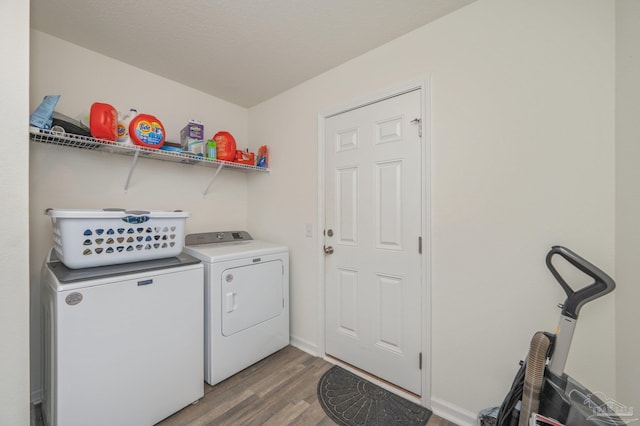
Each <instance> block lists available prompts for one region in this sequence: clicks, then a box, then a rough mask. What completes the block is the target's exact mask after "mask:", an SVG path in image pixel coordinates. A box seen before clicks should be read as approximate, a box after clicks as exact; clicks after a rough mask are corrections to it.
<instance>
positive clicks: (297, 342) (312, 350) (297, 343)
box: [289, 336, 320, 356]
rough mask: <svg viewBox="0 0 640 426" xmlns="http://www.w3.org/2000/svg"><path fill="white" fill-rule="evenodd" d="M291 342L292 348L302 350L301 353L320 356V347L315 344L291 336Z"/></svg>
mask: <svg viewBox="0 0 640 426" xmlns="http://www.w3.org/2000/svg"><path fill="white" fill-rule="evenodd" d="M289 342H290V344H291V346H294V347H296V348H298V349H300V350H301V351H304V352H306V353H308V354H309V355H313V356H320V355H319V354H318V346H317V345H316V344H315V343H311V342H309V341H307V340H304V339H300V338H298V337H295V336H290V338H289Z"/></svg>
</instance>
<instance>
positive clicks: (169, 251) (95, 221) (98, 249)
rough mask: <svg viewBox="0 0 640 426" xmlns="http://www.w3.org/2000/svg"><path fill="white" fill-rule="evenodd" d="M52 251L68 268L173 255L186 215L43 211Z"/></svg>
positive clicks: (180, 241) (180, 240)
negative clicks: (50, 228)
mask: <svg viewBox="0 0 640 426" xmlns="http://www.w3.org/2000/svg"><path fill="white" fill-rule="evenodd" d="M45 213H46V214H48V215H49V216H50V217H51V222H52V223H53V248H54V250H55V251H56V254H57V256H58V258H59V259H60V261H61V262H62V263H64V264H65V265H66V266H68V267H69V268H72V269H78V268H91V267H94V266H103V265H114V264H118V263H129V262H139V261H143V260H152V259H161V258H166V257H173V256H177V255H178V254H180V253H181V252H182V247H183V244H184V224H185V222H186V219H187V218H188V217H189V216H191V214H190V213H187V212H182V211H141V210H125V209H104V210H56V209H47V210H46V212H45Z"/></svg>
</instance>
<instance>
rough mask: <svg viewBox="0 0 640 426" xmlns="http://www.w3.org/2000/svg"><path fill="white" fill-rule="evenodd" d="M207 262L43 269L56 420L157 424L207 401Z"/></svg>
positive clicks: (46, 408)
mask: <svg viewBox="0 0 640 426" xmlns="http://www.w3.org/2000/svg"><path fill="white" fill-rule="evenodd" d="M202 276H203V265H202V263H201V262H200V261H199V260H198V259H195V258H193V257H191V256H188V255H184V254H180V255H179V256H177V257H172V258H167V259H156V260H149V261H144V262H134V263H126V264H119V265H110V266H99V267H94V268H84V269H69V268H67V267H66V266H65V265H64V264H63V263H62V262H60V261H58V260H56V258H55V255H54V254H53V250H52V252H51V253H50V254H49V257H48V259H47V260H46V261H45V263H44V265H43V268H42V283H41V284H42V299H43V300H42V301H43V319H44V330H43V331H44V333H43V334H44V352H45V353H44V355H45V356H44V358H45V365H44V373H45V375H44V397H43V402H42V406H43V414H44V417H45V424H47V425H49V426H56V425H58V426H74V425H78V426H81V425H88V424H91V425H104V426H107V425H108V426H111V425H153V424H155V423H157V422H159V421H160V420H162V419H164V418H165V417H167V416H169V415H171V414H172V413H174V412H176V411H178V410H180V409H181V408H183V407H185V406H187V405H189V404H191V403H192V402H194V401H196V400H198V399H199V398H202V396H203V395H204V388H203V383H202V374H203V353H204V352H203V340H202V333H203V317H204V312H203V283H202Z"/></svg>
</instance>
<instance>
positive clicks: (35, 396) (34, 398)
mask: <svg viewBox="0 0 640 426" xmlns="http://www.w3.org/2000/svg"><path fill="white" fill-rule="evenodd" d="M41 402H42V388H39V389H35V390H32V391H31V403H32V404H39V403H41Z"/></svg>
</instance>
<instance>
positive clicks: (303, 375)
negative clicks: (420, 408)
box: [31, 346, 456, 426]
mask: <svg viewBox="0 0 640 426" xmlns="http://www.w3.org/2000/svg"><path fill="white" fill-rule="evenodd" d="M332 365H333V364H330V363H328V362H326V361H325V360H323V359H322V358H317V357H314V356H311V355H309V354H307V353H306V352H303V351H301V350H299V349H297V348H294V347H293V346H287V347H286V348H284V349H282V350H281V351H279V352H276V353H275V354H273V355H271V356H270V357H268V358H266V359H264V360H262V361H260V362H258V363H256V364H254V365H252V366H251V367H249V368H247V369H245V370H243V371H241V372H240V373H238V374H236V375H234V376H232V377H230V378H228V379H227V380H225V381H223V382H221V383H218V384H217V385H215V386H209V385H208V384H207V383H204V393H205V394H204V397H203V398H202V399H200V401H198V402H197V403H195V404H192V405H189V406H188V407H185V408H183V409H182V410H180V411H178V412H177V413H175V414H174V415H172V416H170V417H168V418H166V419H164V420H163V421H161V422H160V423H158V424H157V425H156V426H224V425H229V426H259V425H272V426H294V425H295V426H314V425H316V426H331V425H335V423H334V422H333V421H332V420H331V419H330V418H329V417H327V416H326V415H325V413H324V411H323V410H322V407H320V403H319V402H318V398H317V397H316V388H317V385H318V380H320V377H321V376H322V374H324V372H325V371H327V370H328V369H329V368H331V367H332ZM39 409H40V406H39V405H37V406H36V407H34V408H33V409H32V415H31V424H32V425H33V426H42V425H43V422H42V416H41V413H40V410H39ZM389 426H392V425H389ZM427 426H456V425H455V423H451V422H449V421H447V420H444V419H442V418H440V417H438V416H436V415H432V416H431V418H430V419H429V422H428V423H427Z"/></svg>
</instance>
